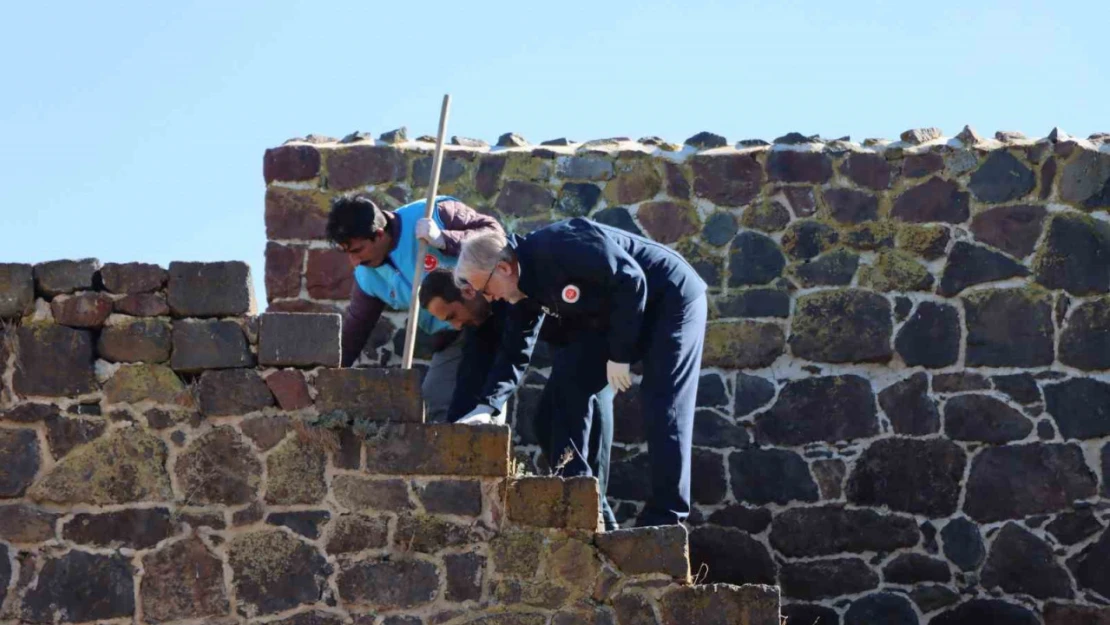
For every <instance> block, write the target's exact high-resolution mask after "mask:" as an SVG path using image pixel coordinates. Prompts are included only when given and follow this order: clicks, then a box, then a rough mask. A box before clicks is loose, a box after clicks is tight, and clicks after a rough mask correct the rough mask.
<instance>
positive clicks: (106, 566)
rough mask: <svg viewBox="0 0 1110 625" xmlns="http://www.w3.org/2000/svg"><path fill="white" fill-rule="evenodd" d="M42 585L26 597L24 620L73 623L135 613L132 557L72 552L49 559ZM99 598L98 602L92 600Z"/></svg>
mask: <svg viewBox="0 0 1110 625" xmlns="http://www.w3.org/2000/svg"><path fill="white" fill-rule="evenodd" d="M37 579H38V583H37V584H35V586H34V587H32V588H29V589H28V590H27V593H26V595H24V597H23V604H22V606H21V610H20V614H19V616H20V618H21V619H22V620H24V621H26V622H32V623H53V622H56V620H55V619H56V615H58V614H64V615H65V617H66V620H67V621H68V622H71V623H83V622H86V621H98V620H110V619H118V618H130V617H132V616H133V615H134V613H135V589H134V588H135V587H134V584H135V582H134V576H133V574H132V570H131V564H130V562H129V561H128V558H127V557H125V556H123V555H120V554H118V553H117V554H112V555H101V554H91V553H85V552H83V551H70V552H68V553H66V554H64V555H59V556H53V557H48V558H47V560H46V562H45V563H44V564H43V565H42V570H41V571H39V573H38V578H37ZM90 598H95V600H90Z"/></svg>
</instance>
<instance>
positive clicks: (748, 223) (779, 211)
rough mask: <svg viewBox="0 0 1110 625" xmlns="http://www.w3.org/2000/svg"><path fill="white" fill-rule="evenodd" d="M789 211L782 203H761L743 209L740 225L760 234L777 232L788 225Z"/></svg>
mask: <svg viewBox="0 0 1110 625" xmlns="http://www.w3.org/2000/svg"><path fill="white" fill-rule="evenodd" d="M790 219H791V215H790V211H789V210H788V209H787V208H786V207H785V206H783V204H782V202H779V201H773V202H761V203H757V204H753V205H751V206H749V207H748V208H746V209H744V213H743V214H742V215H741V216H740V224H741V225H742V226H744V227H745V228H750V229H752V230H759V231H762V232H778V231H779V230H782V229H783V228H785V227H786V226H787V224H789V223H790Z"/></svg>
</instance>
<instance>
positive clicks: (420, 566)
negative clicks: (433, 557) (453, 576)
mask: <svg viewBox="0 0 1110 625" xmlns="http://www.w3.org/2000/svg"><path fill="white" fill-rule="evenodd" d="M338 587H339V594H340V596H342V597H343V599H344V600H345V601H347V602H350V603H354V604H360V605H367V606H370V607H373V608H377V609H380V610H396V609H402V608H413V607H416V606H419V605H423V604H426V603H429V602H431V601H432V600H433V599H434V598H435V596H436V594H437V593H438V591H439V575H438V571H437V567H436V566H435V565H434V564H432V563H431V562H427V561H424V560H415V559H408V558H394V559H392V560H388V561H376V560H369V561H364V562H356V563H353V564H351V565H349V566H347V567H345V568H344V569H343V570H341V571H340V572H339V580H338Z"/></svg>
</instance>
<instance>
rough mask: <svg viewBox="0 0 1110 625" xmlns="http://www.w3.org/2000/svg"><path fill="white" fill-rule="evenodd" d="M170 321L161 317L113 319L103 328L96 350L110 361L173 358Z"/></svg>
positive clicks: (160, 360)
mask: <svg viewBox="0 0 1110 625" xmlns="http://www.w3.org/2000/svg"><path fill="white" fill-rule="evenodd" d="M170 347H171V334H170V324H169V323H167V322H165V321H162V320H160V319H135V320H129V321H126V322H121V323H113V324H110V325H108V326H107V327H105V328H104V329H103V330H102V331H101V332H100V339H99V340H98V341H97V345H96V351H97V353H98V354H99V356H100V357H101V358H103V359H104V360H107V361H110V362H148V363H162V362H166V361H167V360H169V359H170Z"/></svg>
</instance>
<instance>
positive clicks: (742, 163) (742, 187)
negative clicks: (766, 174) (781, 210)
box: [690, 154, 763, 206]
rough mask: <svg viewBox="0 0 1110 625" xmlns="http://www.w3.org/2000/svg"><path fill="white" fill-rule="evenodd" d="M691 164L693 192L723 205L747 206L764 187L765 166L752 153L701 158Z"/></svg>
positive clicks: (691, 160)
mask: <svg viewBox="0 0 1110 625" xmlns="http://www.w3.org/2000/svg"><path fill="white" fill-rule="evenodd" d="M690 164H691V167H692V168H693V171H694V193H695V194H696V195H697V196H698V197H703V198H706V199H708V200H709V201H711V202H713V203H714V204H719V205H721V206H744V205H745V204H748V203H749V202H751V201H752V200H754V199H755V197H756V196H757V195H759V189H760V186H761V185H762V184H763V167H762V166H760V164H759V161H757V160H756V159H755V157H754V156H753V155H750V154H729V155H698V156H695V157H693V158H692V159H690Z"/></svg>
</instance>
